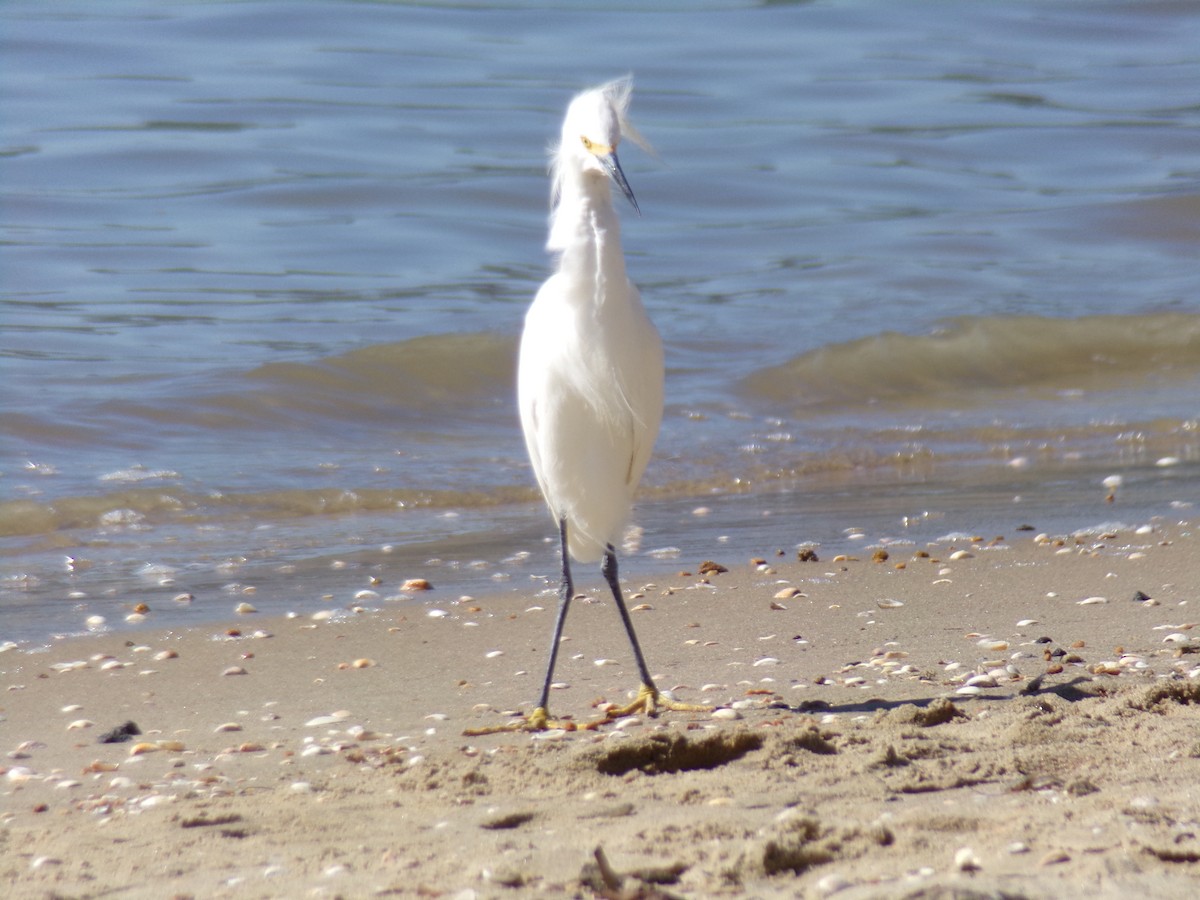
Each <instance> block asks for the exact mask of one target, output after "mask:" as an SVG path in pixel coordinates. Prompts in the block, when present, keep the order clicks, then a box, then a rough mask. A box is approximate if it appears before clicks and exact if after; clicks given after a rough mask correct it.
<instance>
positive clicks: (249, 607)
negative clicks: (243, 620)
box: [233, 602, 258, 616]
mask: <svg viewBox="0 0 1200 900" xmlns="http://www.w3.org/2000/svg"><path fill="white" fill-rule="evenodd" d="M233 611H234V612H235V613H237V614H238V615H239V616H245V615H249V614H250V613H256V612H258V607H257V606H255V605H254V604H253V603H244V602H243V603H239V604H238V605H237V606H235V607H234V608H233Z"/></svg>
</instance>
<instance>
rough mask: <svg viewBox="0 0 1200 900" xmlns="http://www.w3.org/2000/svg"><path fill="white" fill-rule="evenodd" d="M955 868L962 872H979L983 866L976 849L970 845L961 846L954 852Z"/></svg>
mask: <svg viewBox="0 0 1200 900" xmlns="http://www.w3.org/2000/svg"><path fill="white" fill-rule="evenodd" d="M954 868H956V869H958V871H960V872H978V871H979V870H980V869H982V868H983V865H982V864H981V863H980V862H979V857H978V856H976V855H975V851H974V850H972V849H971V848H970V847H961V848H959V850H958V852H957V853H955V854H954Z"/></svg>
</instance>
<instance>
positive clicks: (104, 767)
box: [83, 759, 118, 774]
mask: <svg viewBox="0 0 1200 900" xmlns="http://www.w3.org/2000/svg"><path fill="white" fill-rule="evenodd" d="M117 768H118V766H117V764H116V763H113V762H106V761H104V760H102V759H96V760H93V761H92V762H90V763H88V764H87V765H86V766H84V767H83V771H84V773H85V774H90V773H94V772H115V771H117Z"/></svg>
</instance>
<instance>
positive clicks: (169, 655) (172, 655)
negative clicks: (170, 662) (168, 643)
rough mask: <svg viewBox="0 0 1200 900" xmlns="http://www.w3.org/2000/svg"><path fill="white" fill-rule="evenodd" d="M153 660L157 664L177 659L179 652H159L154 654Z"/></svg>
mask: <svg viewBox="0 0 1200 900" xmlns="http://www.w3.org/2000/svg"><path fill="white" fill-rule="evenodd" d="M154 659H155V660H156V661H158V662H162V661H163V660H164V659H179V651H177V650H171V649H167V650H159V651H158V652H157V653H155V654H154Z"/></svg>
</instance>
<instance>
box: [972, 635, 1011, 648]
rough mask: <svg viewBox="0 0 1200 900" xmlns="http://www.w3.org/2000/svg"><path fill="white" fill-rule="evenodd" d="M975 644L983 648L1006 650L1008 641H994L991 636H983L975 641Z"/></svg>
mask: <svg viewBox="0 0 1200 900" xmlns="http://www.w3.org/2000/svg"><path fill="white" fill-rule="evenodd" d="M975 646H977V647H982V648H983V649H984V650H1007V649H1008V641H996V640H992V639H991V638H984V639H983V640H981V641H978V642H976V644H975Z"/></svg>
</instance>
